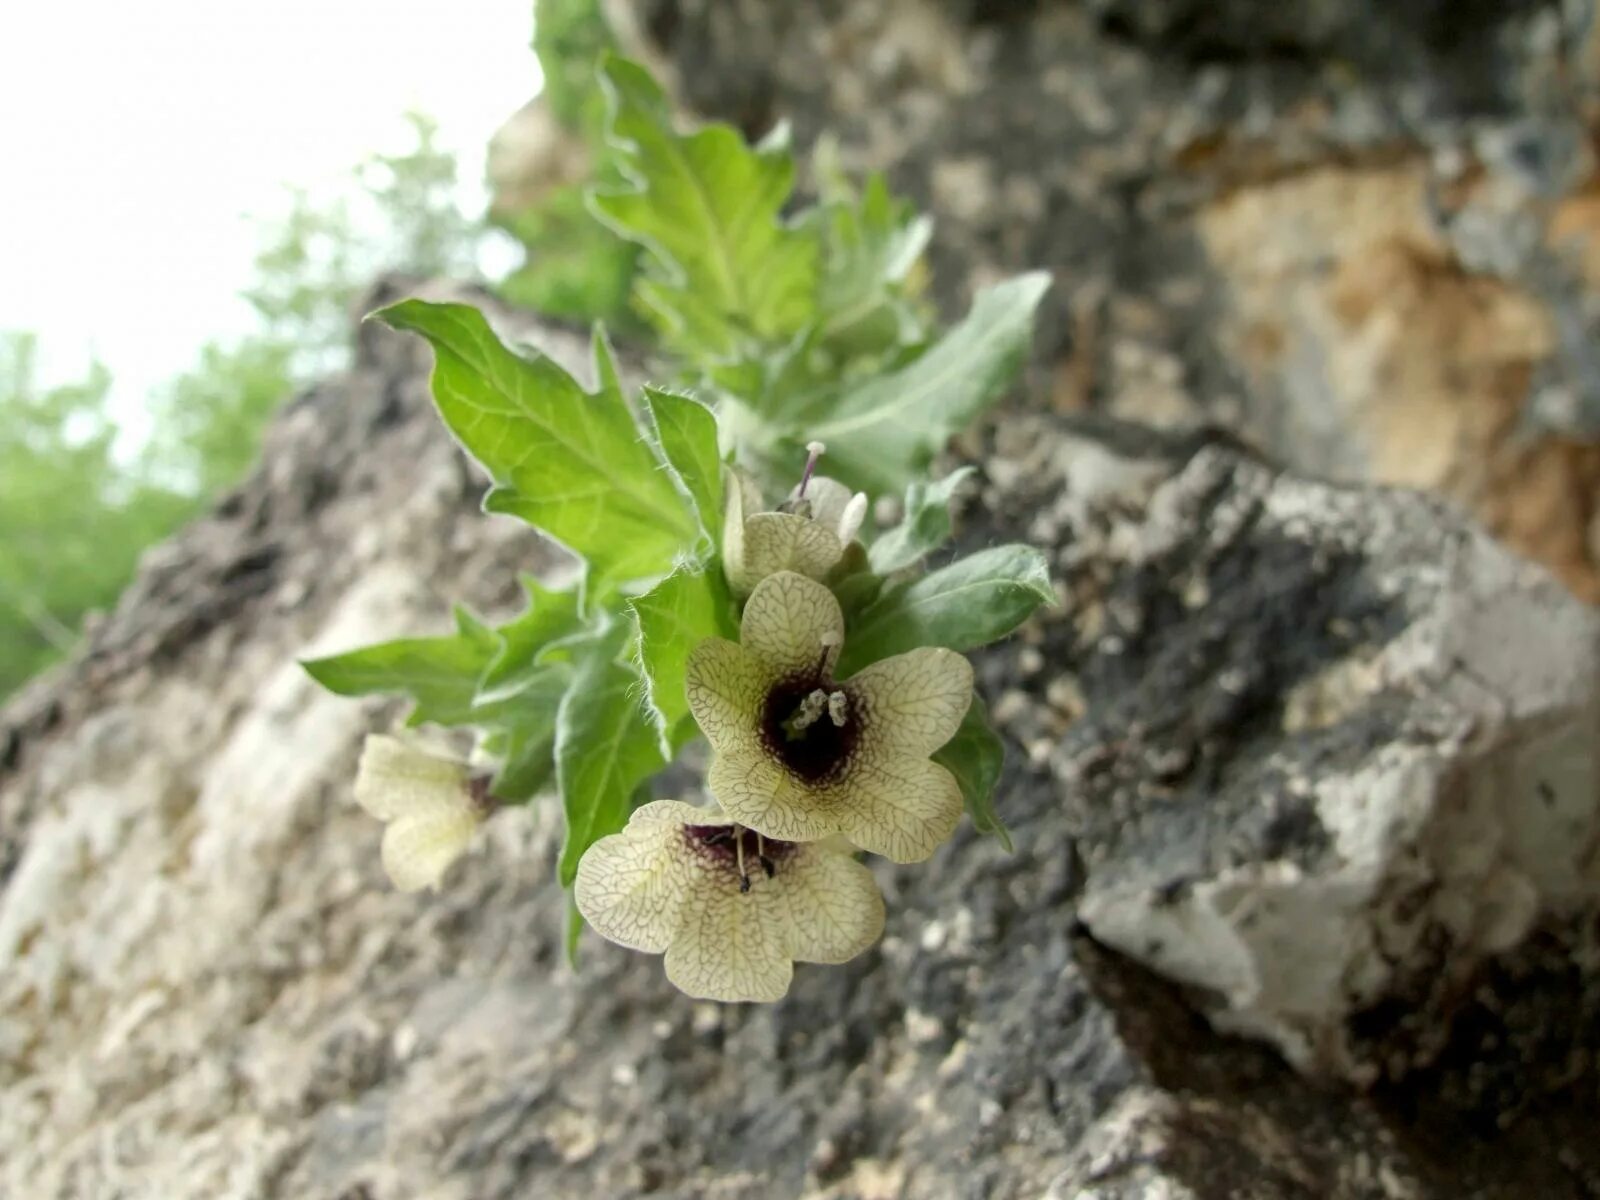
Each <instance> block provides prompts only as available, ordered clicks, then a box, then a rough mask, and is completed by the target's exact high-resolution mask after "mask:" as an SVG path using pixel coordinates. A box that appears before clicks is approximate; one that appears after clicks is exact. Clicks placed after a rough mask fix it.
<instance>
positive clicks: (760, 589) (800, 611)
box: [739, 571, 844, 676]
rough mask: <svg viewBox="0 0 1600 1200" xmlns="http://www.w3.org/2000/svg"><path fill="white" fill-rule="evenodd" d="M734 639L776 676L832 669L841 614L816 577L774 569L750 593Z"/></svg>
mask: <svg viewBox="0 0 1600 1200" xmlns="http://www.w3.org/2000/svg"><path fill="white" fill-rule="evenodd" d="M739 641H740V643H741V644H742V645H743V646H744V648H745V649H746V650H748V651H750V652H751V653H752V654H754V655H755V656H756V657H757V658H758V659H760V660H761V662H762V663H763V664H764V665H765V666H767V667H768V668H769V669H770V670H771V671H772V672H773V674H774V675H777V676H782V675H790V674H800V673H804V672H815V671H817V670H818V669H819V667H820V668H822V669H823V671H824V672H827V671H831V670H832V669H833V664H834V662H835V661H837V659H838V657H839V648H840V646H842V645H843V644H844V613H842V612H841V611H840V609H839V601H838V600H837V599H835V598H834V595H833V593H832V592H830V591H829V590H828V589H827V588H826V587H824V586H823V585H822V584H820V583H818V582H817V581H816V580H814V579H807V578H806V577H805V576H804V575H797V574H795V573H794V572H793V571H779V572H778V573H777V574H775V575H769V576H767V577H766V578H765V579H763V580H762V581H761V582H760V583H759V584H758V585H757V586H756V590H755V591H754V592H752V593H751V594H750V599H749V601H748V602H747V603H746V604H745V607H744V619H743V621H742V622H741V624H740V627H739Z"/></svg>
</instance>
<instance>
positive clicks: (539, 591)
mask: <svg viewBox="0 0 1600 1200" xmlns="http://www.w3.org/2000/svg"><path fill="white" fill-rule="evenodd" d="M522 589H523V591H525V592H526V593H527V594H528V607H527V609H526V610H524V611H523V613H522V614H521V615H520V616H517V617H513V618H512V619H511V620H510V621H508V622H507V623H506V624H504V625H501V626H499V627H498V628H497V629H496V630H495V632H496V633H497V634H498V635H499V637H500V648H499V650H498V651H497V652H496V653H495V655H494V656H493V658H491V659H490V661H489V664H488V666H487V667H485V668H484V672H483V676H482V677H481V678H480V679H479V681H478V701H479V703H490V702H493V701H495V700H499V699H503V698H505V697H508V696H514V695H516V694H517V693H519V692H520V691H521V690H522V689H523V688H524V687H526V686H527V685H528V684H529V683H530V682H531V681H532V680H535V679H537V678H539V677H541V676H542V675H543V673H544V670H545V667H544V664H543V663H542V662H541V661H540V659H539V652H540V651H541V650H543V649H544V648H545V647H546V646H548V645H550V644H551V643H552V642H555V641H557V640H558V639H560V638H563V637H566V636H568V635H570V634H573V633H575V632H577V630H579V629H580V628H581V627H582V626H581V617H580V614H579V611H578V599H579V598H578V593H577V592H576V591H558V590H556V589H554V588H547V587H545V586H544V585H543V584H541V583H540V582H539V581H538V580H536V579H534V578H533V576H531V575H524V576H522Z"/></svg>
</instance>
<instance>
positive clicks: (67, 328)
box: [0, 0, 539, 424]
mask: <svg viewBox="0 0 1600 1200" xmlns="http://www.w3.org/2000/svg"><path fill="white" fill-rule="evenodd" d="M532 13H533V0H461V2H459V3H454V4H450V3H439V2H438V0H434V2H432V3H424V2H422V0H271V2H270V3H265V4H257V3H239V2H236V0H134V2H130V0H40V2H37V3H11V4H5V3H0V329H31V330H33V331H35V332H36V333H37V334H38V335H39V337H40V341H41V350H42V357H43V363H42V366H43V370H44V373H45V375H46V377H47V382H56V381H60V380H64V379H72V378H77V377H79V376H80V375H81V374H82V372H83V370H84V367H85V366H86V364H87V361H88V359H89V357H90V355H91V354H97V355H98V356H99V357H100V358H101V360H102V361H104V362H105V364H106V365H107V366H108V367H109V368H110V369H111V371H112V373H113V375H114V377H115V389H114V397H115V402H116V407H117V409H118V410H119V411H120V412H122V413H124V414H125V415H126V416H128V417H129V418H130V419H131V421H132V423H134V424H138V414H139V412H140V410H141V409H142V407H143V397H144V396H145V395H146V394H147V393H148V392H149V390H150V389H151V387H152V386H154V385H156V384H159V383H160V382H162V381H163V380H165V379H168V378H170V377H171V376H173V375H175V374H177V373H178V372H180V371H182V370H183V369H185V368H186V367H188V366H189V365H190V363H191V361H192V359H193V356H194V353H195V351H196V350H197V349H198V348H199V346H200V345H201V343H203V342H204V341H206V340H207V339H208V338H211V337H216V336H219V335H221V336H227V335H231V334H237V333H243V332H246V331H248V330H249V329H250V327H251V314H250V310H249V309H248V307H247V306H245V305H244V303H243V302H242V301H240V300H238V299H237V297H236V293H237V291H238V289H239V288H241V287H242V286H244V285H245V284H246V283H247V282H248V281H249V279H250V262H251V259H252V257H253V255H254V253H255V251H256V249H257V246H258V242H259V236H258V232H257V229H256V227H255V226H254V224H253V223H252V222H251V221H250V220H248V219H247V216H248V214H252V213H253V214H257V215H266V214H269V213H273V212H276V211H279V210H280V207H281V197H282V194H283V189H282V186H281V185H283V184H288V183H293V184H301V185H305V186H308V187H311V188H312V189H314V190H316V191H324V190H328V189H332V188H333V187H335V186H337V185H339V184H340V183H341V182H342V181H343V180H344V179H345V178H346V177H347V176H348V172H349V170H350V168H352V167H353V166H354V165H355V164H356V163H358V162H359V161H361V160H362V159H364V158H365V157H367V156H368V155H369V154H371V153H373V152H375V151H380V150H400V149H403V148H404V147H405V146H406V145H407V143H408V140H409V139H408V138H407V136H406V126H405V124H404V121H403V119H402V115H403V114H404V112H405V111H406V110H407V109H408V108H415V109H419V110H421V111H423V112H426V113H428V114H429V115H431V116H433V117H434V118H435V119H436V120H437V121H438V122H439V124H440V140H441V143H442V144H443V145H444V146H445V147H446V148H447V149H450V150H452V151H454V152H455V153H456V154H457V157H458V161H459V163H460V166H461V173H462V177H463V179H465V180H467V181H468V182H469V183H471V184H472V185H473V188H472V193H471V194H470V196H469V201H470V202H471V203H472V204H475V206H476V208H475V211H476V210H481V207H482V187H481V180H482V176H483V155H484V148H485V144H486V143H487V141H488V139H489V136H490V135H491V134H492V133H493V132H494V130H495V129H496V128H497V127H498V126H499V124H500V122H501V121H503V120H504V119H505V118H506V117H507V116H508V115H510V114H511V113H512V112H513V111H514V110H515V109H517V108H518V107H520V106H521V105H522V104H523V103H524V102H525V101H527V100H528V99H529V98H530V97H531V96H532V95H533V93H534V92H535V90H536V89H537V86H538V82H539V75H538V66H537V63H536V61H535V59H534V57H533V53H532V51H531V50H530V49H529V48H528V43H529V40H530V37H531V34H532Z"/></svg>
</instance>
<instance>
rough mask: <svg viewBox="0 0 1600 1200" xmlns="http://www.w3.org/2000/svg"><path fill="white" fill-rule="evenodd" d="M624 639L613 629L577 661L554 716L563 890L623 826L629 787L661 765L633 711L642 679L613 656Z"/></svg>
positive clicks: (654, 739)
mask: <svg viewBox="0 0 1600 1200" xmlns="http://www.w3.org/2000/svg"><path fill="white" fill-rule="evenodd" d="M626 633H627V629H626V626H624V625H621V624H620V623H619V624H616V625H614V626H612V627H611V628H609V629H607V630H604V631H603V632H602V633H601V634H600V635H598V636H597V637H595V638H594V639H593V640H592V642H591V643H590V645H589V646H588V647H587V652H586V653H583V654H580V655H578V656H577V659H576V665H575V670H574V673H573V679H572V685H571V686H570V687H569V688H568V689H567V692H566V694H565V695H564V696H563V697H562V699H561V707H560V709H559V710H558V711H557V713H556V745H555V757H556V781H557V783H558V784H559V785H560V788H561V800H562V804H563V806H564V807H565V809H566V815H567V838H566V841H565V843H564V844H563V845H562V847H561V863H560V867H559V873H560V877H561V884H562V886H563V887H571V886H572V881H573V878H574V877H575V876H576V875H577V872H578V860H579V859H580V858H582V857H583V852H584V851H585V850H587V849H588V848H589V847H590V846H592V845H594V843H595V842H597V841H599V840H600V839H601V838H603V837H606V836H607V835H609V834H613V833H616V832H617V831H618V830H619V829H621V828H622V827H623V826H624V825H626V824H627V822H628V814H629V813H630V812H632V811H633V794H634V791H635V789H636V788H638V787H639V785H640V784H641V783H643V782H644V781H645V780H647V779H648V778H649V777H650V776H651V775H653V774H655V772H656V771H658V770H660V769H661V768H662V767H663V766H664V765H666V760H665V759H664V758H663V757H662V754H661V745H660V738H659V736H658V735H657V732H656V727H655V723H654V722H653V721H652V720H651V719H650V717H649V716H648V714H646V712H645V711H644V708H643V707H642V706H641V700H642V697H643V691H644V681H643V680H641V679H640V678H639V673H638V671H636V670H635V669H634V668H633V667H632V666H631V665H629V664H627V663H624V662H619V661H618V660H617V657H616V655H617V653H618V652H619V651H620V649H621V646H622V642H623V640H624V638H625V636H626Z"/></svg>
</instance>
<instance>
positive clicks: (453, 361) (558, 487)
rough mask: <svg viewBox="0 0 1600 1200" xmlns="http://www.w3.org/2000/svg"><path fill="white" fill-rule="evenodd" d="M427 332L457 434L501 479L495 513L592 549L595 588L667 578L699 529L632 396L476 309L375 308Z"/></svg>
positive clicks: (490, 506) (393, 322)
mask: <svg viewBox="0 0 1600 1200" xmlns="http://www.w3.org/2000/svg"><path fill="white" fill-rule="evenodd" d="M377 316H379V317H380V318H381V319H382V320H383V321H385V322H386V323H387V324H389V325H390V326H392V327H393V328H395V329H405V330H410V331H412V332H414V333H419V334H421V335H422V336H423V337H425V338H427V339H428V341H429V343H430V344H432V346H433V350H434V357H435V366H434V371H433V395H434V400H435V402H436V403H437V404H438V407H439V413H440V415H441V416H442V417H443V418H444V422H445V424H446V425H448V426H449V427H450V431H451V432H452V433H453V434H455V436H456V438H457V439H458V440H459V441H460V442H461V444H462V445H463V446H464V447H465V448H466V450H467V451H468V453H470V454H471V455H472V456H473V457H474V458H475V459H477V460H478V462H480V463H482V464H483V466H484V468H485V469H486V470H487V471H488V472H489V475H490V476H491V478H493V480H494V482H495V485H496V486H495V487H494V488H493V490H491V491H490V493H489V495H488V496H487V497H486V498H485V500H484V507H485V509H487V510H488V511H489V512H496V513H506V514H510V515H513V516H517V517H520V518H522V519H523V520H525V521H527V522H528V523H529V524H531V525H534V526H536V527H538V528H539V529H541V530H543V531H544V532H545V533H547V534H549V535H550V536H551V537H553V538H555V539H556V540H557V541H560V542H561V543H563V544H564V545H566V546H567V547H568V548H569V549H571V550H572V551H573V552H574V553H575V554H578V555H580V556H582V557H583V558H584V559H585V560H586V562H587V564H588V569H589V576H588V579H589V585H590V587H591V588H592V589H593V590H594V591H595V592H596V593H597V594H599V595H602V596H603V595H604V594H605V593H606V592H608V591H610V590H612V589H613V588H614V587H615V586H616V585H617V584H619V583H621V582H624V581H627V580H631V579H642V578H646V577H650V576H654V575H659V574H661V573H663V572H665V571H666V570H668V569H669V568H670V566H671V564H672V561H673V559H674V557H676V555H677V554H678V552H679V551H680V550H681V549H682V548H683V547H685V546H687V545H689V544H690V543H692V542H693V541H694V540H695V538H696V536H697V534H698V528H697V526H696V523H695V520H694V517H693V515H692V514H691V513H690V512H689V509H688V505H687V504H686V503H685V501H684V499H683V497H682V496H680V495H679V494H678V490H677V489H676V488H675V487H674V486H673V484H672V480H671V479H670V478H669V477H668V476H667V475H666V474H665V473H664V472H663V471H662V470H661V469H660V462H659V461H658V460H657V458H656V456H655V454H654V452H653V451H652V450H651V449H650V447H649V444H648V443H647V441H646V440H645V439H644V438H642V437H641V436H640V433H639V428H638V426H637V425H636V424H635V422H634V419H633V414H632V413H631V412H630V411H629V409H628V405H627V402H626V401H625V400H624V399H623V397H622V395H621V394H620V393H619V392H617V391H615V390H613V389H610V388H603V389H602V390H600V391H599V392H596V393H594V394H593V395H591V394H589V393H587V392H585V391H584V390H583V388H581V387H580V386H579V385H578V383H577V381H576V380H574V379H573V378H572V376H570V375H568V374H567V373H566V371H564V370H562V369H561V367H559V366H557V365H556V363H555V362H553V361H552V360H551V359H549V358H547V357H545V356H543V355H536V356H534V357H531V358H523V357H521V356H519V355H517V354H515V353H513V352H512V351H511V350H509V349H507V348H506V347H505V346H504V345H502V344H501V342H500V340H499V339H498V338H497V337H495V335H494V333H493V332H492V331H491V330H490V328H489V324H488V322H487V321H486V320H485V319H484V317H483V314H482V313H480V312H479V311H478V310H477V309H475V308H472V307H470V306H468V305H464V304H432V303H429V302H428V301H425V300H404V301H401V302H400V303H399V304H395V305H391V306H390V307H389V308H386V309H383V310H382V311H381V312H380V313H378V314H377Z"/></svg>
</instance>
